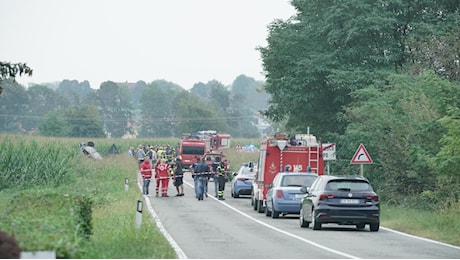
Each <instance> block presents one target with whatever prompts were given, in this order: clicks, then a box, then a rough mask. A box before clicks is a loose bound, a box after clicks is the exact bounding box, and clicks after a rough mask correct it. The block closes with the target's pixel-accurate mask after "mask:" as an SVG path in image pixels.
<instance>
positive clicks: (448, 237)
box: [381, 202, 460, 246]
mask: <svg viewBox="0 0 460 260" xmlns="http://www.w3.org/2000/svg"><path fill="white" fill-rule="evenodd" d="M381 208H382V212H381V223H382V225H383V226H385V227H389V228H392V229H395V230H399V231H402V232H405V233H408V234H412V235H415V236H420V237H425V238H429V239H433V240H437V241H442V242H444V243H448V244H452V245H457V246H460V235H459V232H460V218H459V216H460V202H457V204H456V205H454V206H453V207H450V208H441V209H439V210H436V211H428V210H420V209H413V208H409V207H399V206H394V205H392V206H390V205H388V204H385V203H383V204H382V206H381Z"/></svg>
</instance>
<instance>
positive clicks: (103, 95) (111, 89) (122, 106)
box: [96, 81, 132, 137]
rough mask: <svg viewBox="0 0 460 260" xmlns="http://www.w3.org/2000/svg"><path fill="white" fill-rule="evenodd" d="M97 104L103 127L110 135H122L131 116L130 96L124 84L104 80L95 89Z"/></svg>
mask: <svg viewBox="0 0 460 260" xmlns="http://www.w3.org/2000/svg"><path fill="white" fill-rule="evenodd" d="M96 95H97V96H96V98H97V106H98V108H99V109H100V111H101V114H102V118H103V120H104V127H105V129H106V131H107V132H109V133H110V134H111V136H112V137H122V136H123V135H124V134H125V133H126V131H127V125H128V120H129V119H130V118H131V116H132V104H131V96H130V95H129V91H128V88H127V87H126V86H119V85H118V84H117V83H115V82H113V81H106V82H103V83H102V84H101V87H100V88H99V89H98V90H97V91H96Z"/></svg>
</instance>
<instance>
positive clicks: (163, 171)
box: [156, 159, 169, 197]
mask: <svg viewBox="0 0 460 260" xmlns="http://www.w3.org/2000/svg"><path fill="white" fill-rule="evenodd" d="M156 172H157V173H158V178H159V179H160V183H161V197H169V196H168V184H169V164H167V163H166V160H165V159H161V160H160V163H159V164H157V167H156Z"/></svg>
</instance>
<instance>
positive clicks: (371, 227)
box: [369, 222, 380, 232]
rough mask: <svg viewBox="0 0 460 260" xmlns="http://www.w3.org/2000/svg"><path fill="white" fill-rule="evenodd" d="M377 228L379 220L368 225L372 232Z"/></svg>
mask: <svg viewBox="0 0 460 260" xmlns="http://www.w3.org/2000/svg"><path fill="white" fill-rule="evenodd" d="M379 228H380V222H377V223H371V224H370V225H369V229H370V230H371V231H372V232H376V231H379Z"/></svg>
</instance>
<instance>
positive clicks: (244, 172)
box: [230, 162, 257, 198]
mask: <svg viewBox="0 0 460 260" xmlns="http://www.w3.org/2000/svg"><path fill="white" fill-rule="evenodd" d="M256 168H257V165H255V164H254V163H253V162H249V163H245V164H243V165H242V166H241V167H240V169H239V170H238V172H236V173H234V177H233V179H232V182H231V188H230V192H231V195H232V197H233V198H239V197H240V196H241V195H251V193H252V183H253V181H254V178H255V176H256V172H255V171H256Z"/></svg>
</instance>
